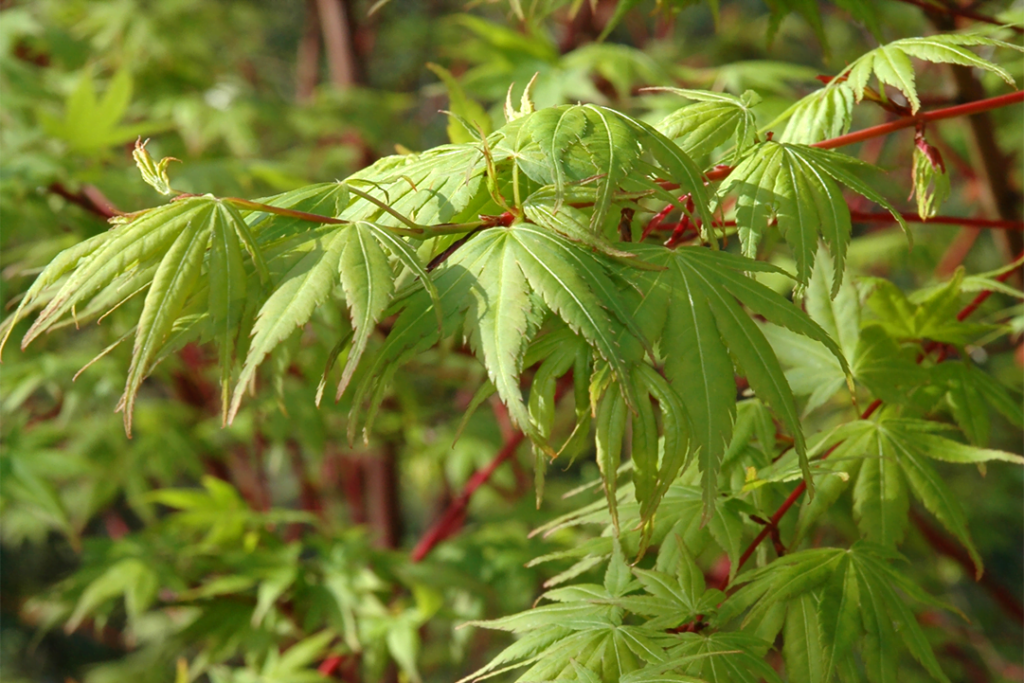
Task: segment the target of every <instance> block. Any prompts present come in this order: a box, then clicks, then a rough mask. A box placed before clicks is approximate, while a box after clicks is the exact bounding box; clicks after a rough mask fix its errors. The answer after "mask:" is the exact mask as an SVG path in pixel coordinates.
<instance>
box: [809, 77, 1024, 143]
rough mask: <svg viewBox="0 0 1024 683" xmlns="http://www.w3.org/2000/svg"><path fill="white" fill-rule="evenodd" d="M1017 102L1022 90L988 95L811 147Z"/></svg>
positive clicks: (1022, 96)
mask: <svg viewBox="0 0 1024 683" xmlns="http://www.w3.org/2000/svg"><path fill="white" fill-rule="evenodd" d="M1018 102H1024V91H1018V92H1012V93H1008V94H1006V95H999V96H998V97H989V98H987V99H984V100H978V101H977V102H968V103H967V104H960V105H957V106H955V107H945V108H943V109H936V110H935V111H929V112H925V113H923V114H917V115H916V116H904V117H903V118H900V119H896V120H895V121H890V122H889V123H883V124H880V125H877V126H872V127H871V128H865V129H863V130H858V131H856V132H854V133H847V134H846V135H840V136H839V137H835V138H831V139H829V140H822V141H821V142H816V143H814V144H813V145H811V147H817V148H819V149H835V148H836V147H843V146H845V145H852V144H854V143H857V142H863V141H864V140H869V139H871V138H877V137H879V136H881V135H888V134H889V133H894V132H896V131H898V130H902V129H903V128H912V127H914V126H916V125H917V124H918V123H925V122H928V121H941V120H942V119H951V118H954V117H956V116H970V115H971V114H979V113H981V112H983V111H989V110H990V109H998V108H999V107H1006V106H1008V105H1011V104H1017V103H1018Z"/></svg>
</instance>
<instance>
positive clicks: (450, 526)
mask: <svg viewBox="0 0 1024 683" xmlns="http://www.w3.org/2000/svg"><path fill="white" fill-rule="evenodd" d="M524 438H525V436H524V435H523V433H522V432H519V431H517V432H516V433H515V434H513V435H512V436H511V437H509V438H508V439H506V440H505V444H504V445H503V446H502V447H501V450H500V451H498V454H497V455H495V456H494V459H493V460H491V462H490V463H488V465H487V466H486V467H484V468H483V469H481V470H478V471H477V472H475V473H474V474H473V476H472V477H470V478H469V481H467V482H466V486H465V487H464V488H463V489H462V493H460V494H459V496H458V497H457V498H456V499H455V500H453V501H452V502H451V504H450V505H449V506H448V509H447V510H445V511H444V514H443V515H442V516H441V519H439V520H437V521H436V522H435V523H434V526H432V527H430V530H429V531H427V533H426V534H424V535H423V538H421V539H420V541H419V543H417V544H416V547H415V548H413V551H412V554H411V559H412V561H413V562H419V561H420V560H422V559H423V558H424V557H426V556H427V553H429V552H430V551H431V550H433V549H434V546H436V545H437V544H438V543H440V542H441V541H443V540H445V539H446V538H448V537H449V536H451V535H452V534H453V533H455V531H456V530H457V529H458V527H459V525H460V524H461V523H462V520H463V518H464V517H465V515H466V507H468V506H469V500H470V498H472V497H473V494H474V493H476V490H477V489H478V488H480V487H481V486H483V485H484V484H485V483H487V480H488V479H490V478H491V475H492V474H494V471H495V470H496V469H498V467H499V466H500V465H501V464H502V463H503V462H505V461H506V460H508V459H509V458H511V457H512V456H513V455H515V452H516V449H517V448H518V447H519V444H521V443H522V442H523V439H524Z"/></svg>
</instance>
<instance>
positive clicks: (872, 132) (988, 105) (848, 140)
mask: <svg viewBox="0 0 1024 683" xmlns="http://www.w3.org/2000/svg"><path fill="white" fill-rule="evenodd" d="M1020 102H1024V91H1018V92H1012V93H1008V94H1006V95H999V96H997V97H989V98H986V99H983V100H978V101H976V102H968V103H967V104H959V105H956V106H955V107H944V108H942V109H936V110H934V111H928V112H923V113H918V114H916V115H914V116H904V117H903V118H900V119H896V120H895V121H890V122H889V123H883V124H880V125H878V126H872V127H871V128H865V129H863V130H858V131H856V132H853V133H847V134H846V135H840V136H838V137H834V138H829V139H828V140H822V141H821V142H815V143H814V144H812V145H810V146H811V147H817V148H819V149H835V148H836V147H845V146H846V145H852V144H855V143H858V142H863V141H865V140H870V139H871V138H877V137H881V136H883V135H889V134H890V133H895V132H896V131H898V130H902V129H904V128H913V127H914V126H916V125H918V124H919V123H927V122H928V121H941V120H943V119H951V118H955V117H957V116H970V115H972V114H980V113H981V112H983V111H990V110H992V109H998V108H1000V107H1007V106H1009V105H1011V104H1018V103H1020ZM732 170H733V167H732V166H725V165H721V166H716V167H715V168H713V169H711V170H710V171H708V172H707V173H705V174H704V177H705V178H706V179H707V180H708V181H709V182H714V181H716V180H723V179H725V178H726V177H728V175H729V174H730V173H732ZM659 184H660V185H661V186H662V187H663V188H664V189H666V190H675V189H678V188H679V185H678V184H677V183H671V182H661V183H659Z"/></svg>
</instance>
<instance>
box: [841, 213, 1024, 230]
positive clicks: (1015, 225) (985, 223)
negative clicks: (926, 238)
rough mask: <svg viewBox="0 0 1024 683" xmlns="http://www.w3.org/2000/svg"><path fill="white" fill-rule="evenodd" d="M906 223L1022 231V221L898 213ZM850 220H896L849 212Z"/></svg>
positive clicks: (879, 215) (855, 221) (883, 214)
mask: <svg viewBox="0 0 1024 683" xmlns="http://www.w3.org/2000/svg"><path fill="white" fill-rule="evenodd" d="M900 216H901V217H902V218H903V220H905V221H907V222H908V223H925V224H932V223H934V224H936V225H963V226H965V227H971V228H993V229H996V230H1012V231H1016V232H1021V231H1024V221H1004V220H993V219H989V218H961V217H960V216H932V217H931V218H927V219H926V218H922V217H921V216H918V215H917V214H916V213H900ZM850 218H851V219H852V220H853V222H854V223H895V222H896V218H895V217H893V215H892V214H891V213H889V212H888V211H879V212H870V213H868V212H862V211H851V212H850Z"/></svg>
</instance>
